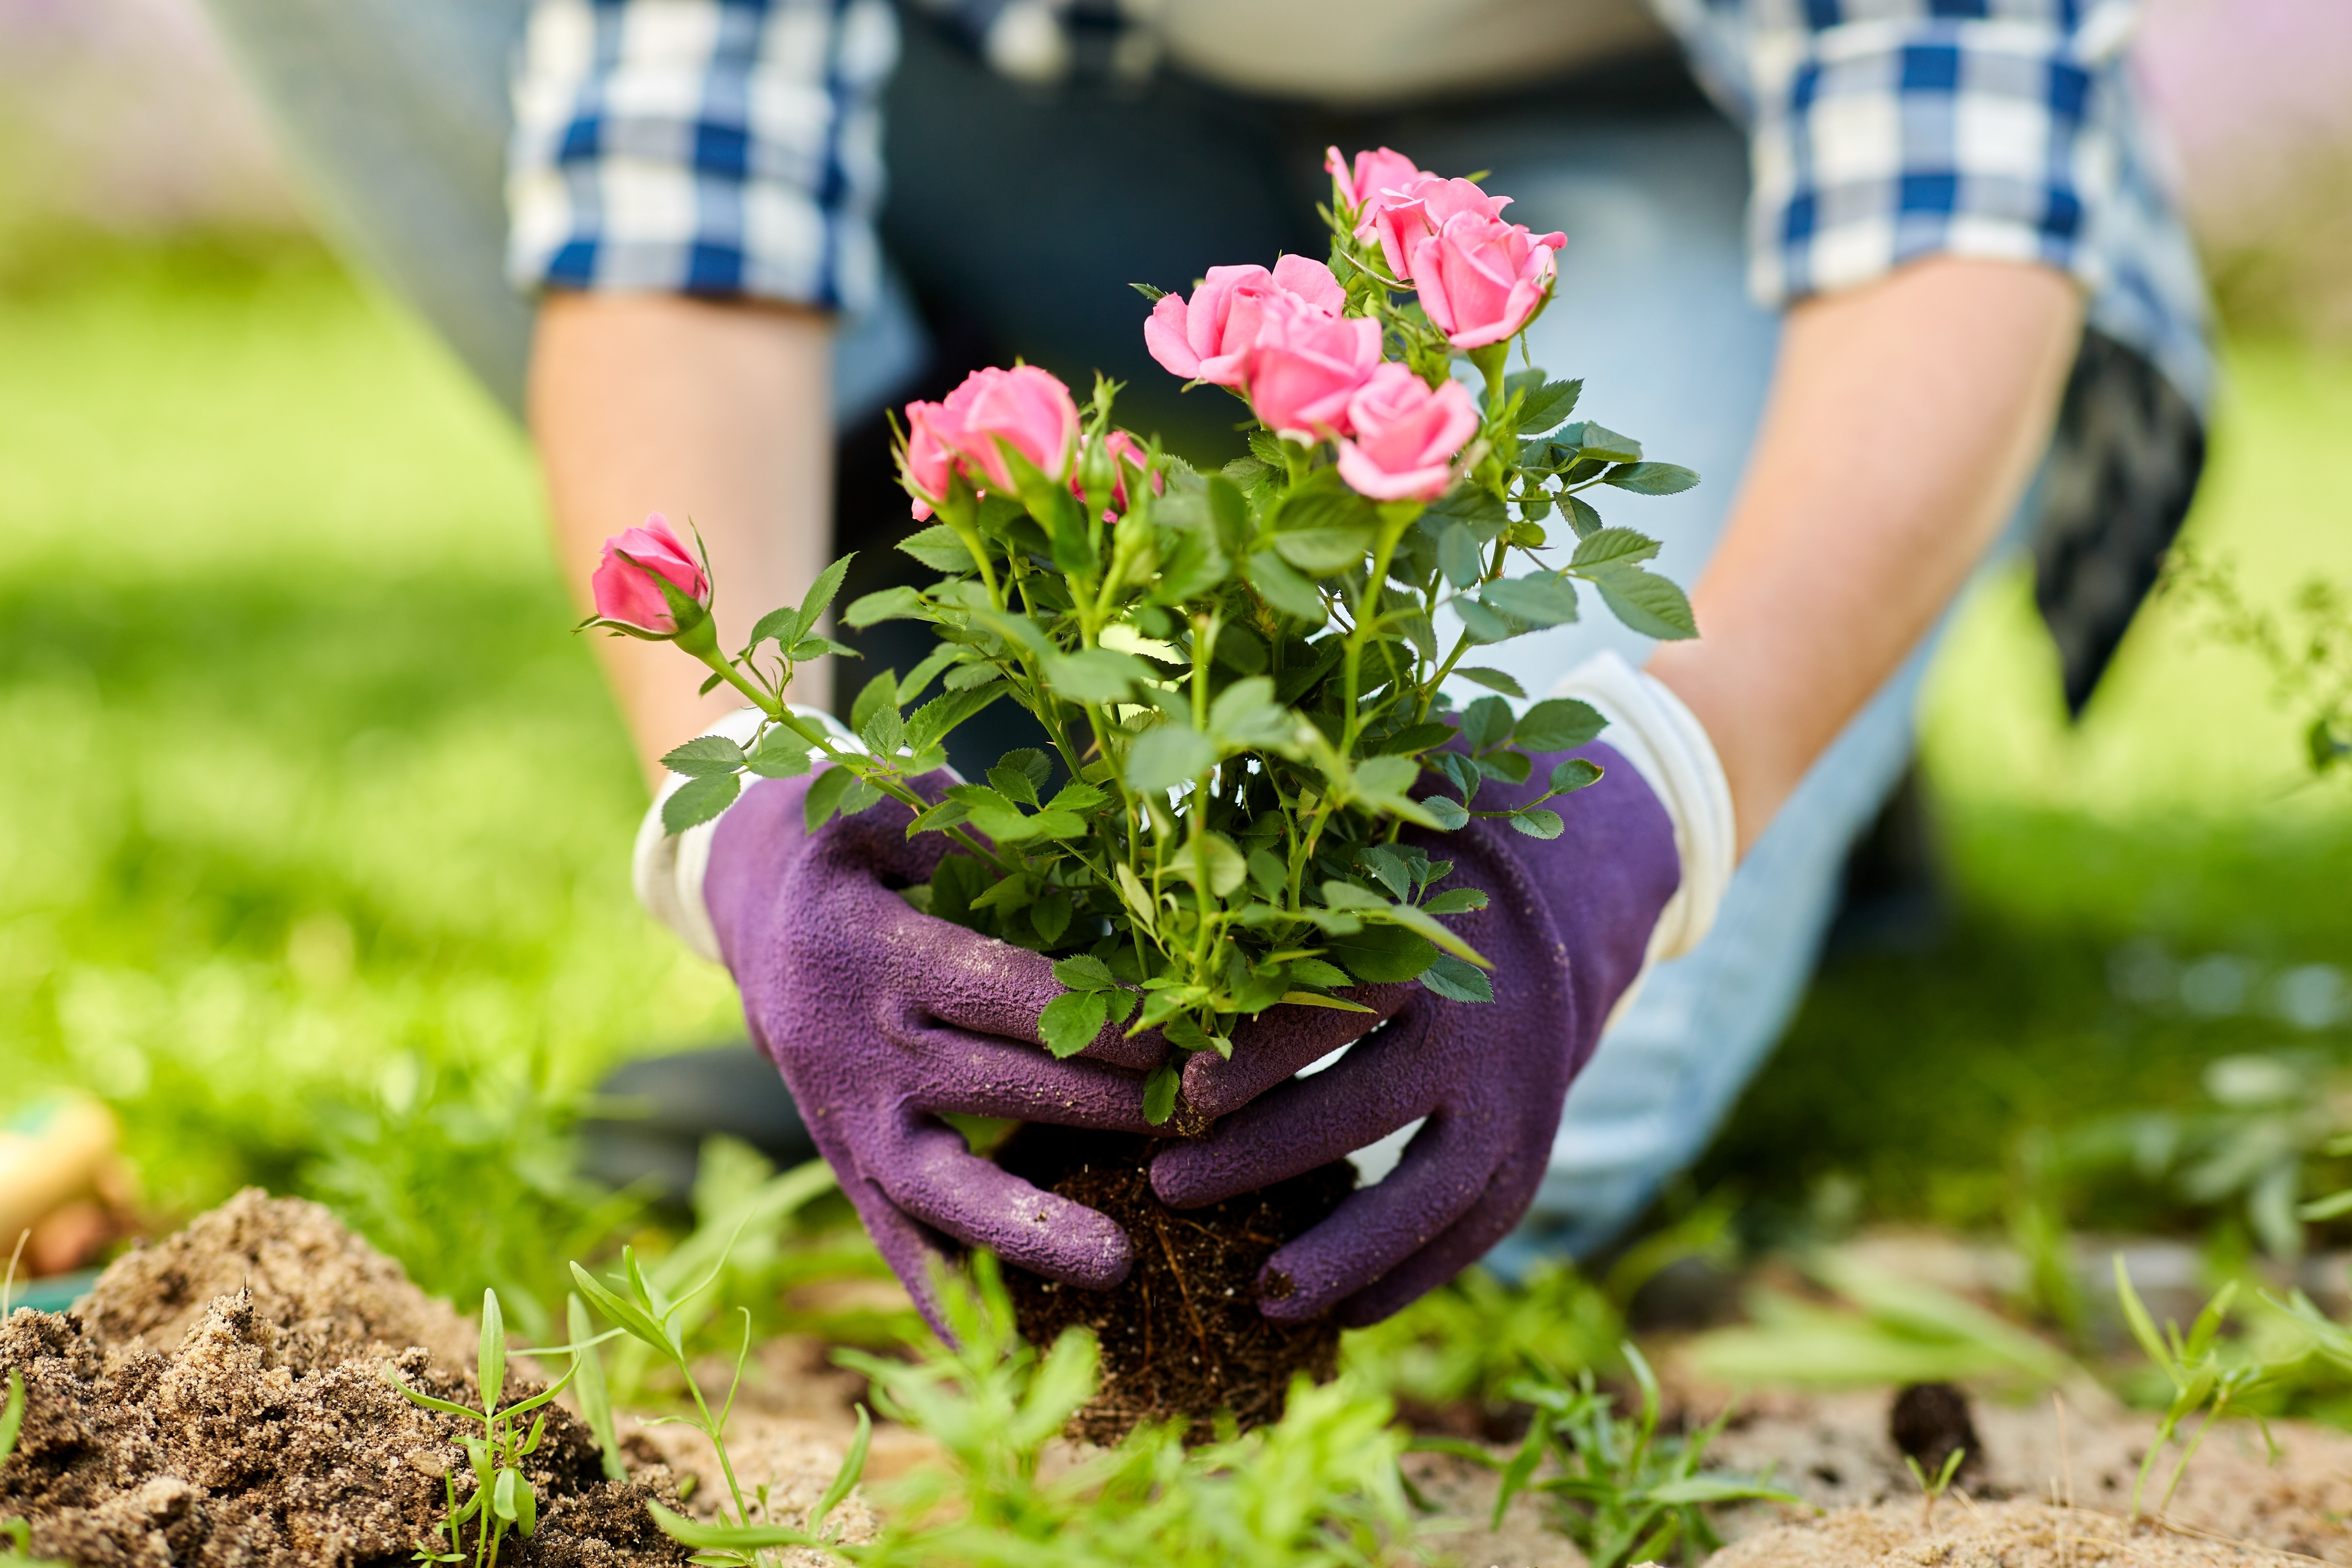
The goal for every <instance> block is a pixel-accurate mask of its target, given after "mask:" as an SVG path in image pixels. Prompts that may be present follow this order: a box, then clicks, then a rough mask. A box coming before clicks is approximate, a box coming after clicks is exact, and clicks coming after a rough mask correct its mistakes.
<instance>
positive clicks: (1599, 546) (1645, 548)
mask: <svg viewBox="0 0 2352 1568" xmlns="http://www.w3.org/2000/svg"><path fill="white" fill-rule="evenodd" d="M1657 552H1658V542H1657V541H1656V540H1654V539H1652V538H1651V537H1650V536H1649V535H1648V534H1646V533H1643V532H1641V531H1638V530H1635V529H1631V528H1603V529H1599V530H1596V531H1593V532H1591V533H1588V534H1585V535H1584V536H1583V537H1582V538H1580V539H1579V540H1578V541H1577V542H1576V554H1575V556H1574V558H1573V559H1571V560H1570V562H1569V564H1570V566H1605V565H1607V564H1609V563H1611V562H1612V561H1622V562H1625V563H1629V564H1632V563H1640V562H1643V561H1647V560H1649V559H1651V558H1652V557H1653V556H1654V555H1656V554H1657Z"/></svg>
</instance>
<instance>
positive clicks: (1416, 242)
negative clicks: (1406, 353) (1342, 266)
mask: <svg viewBox="0 0 2352 1568" xmlns="http://www.w3.org/2000/svg"><path fill="white" fill-rule="evenodd" d="M1508 205H1511V198H1510V197H1508V196H1490V195H1487V194H1486V192H1485V191H1482V190H1480V189H1479V188H1478V187H1477V186H1476V185H1474V184H1471V183H1470V182H1469V181H1467V180H1441V179H1439V178H1438V177H1437V176H1436V175H1434V174H1423V176H1421V178H1420V179H1418V180H1416V181H1414V182H1413V183H1412V184H1409V185H1405V186H1402V187H1401V188H1399V189H1397V190H1394V191H1386V192H1382V193H1381V194H1380V195H1379V196H1378V197H1377V198H1376V199H1375V200H1374V202H1373V204H1372V205H1370V207H1367V208H1366V209H1365V211H1364V214H1363V216H1361V217H1360V218H1359V219H1358V221H1357V224H1356V237H1357V238H1358V239H1370V238H1373V237H1378V239H1379V240H1380V242H1381V259H1382V260H1384V261H1386V262H1387V263H1388V267H1389V276H1390V277H1391V278H1394V279H1397V280H1398V281H1399V282H1402V283H1410V282H1412V254H1413V251H1414V250H1415V249H1416V248H1417V247H1419V246H1420V244H1421V242H1422V241H1423V240H1424V239H1427V238H1428V237H1430V236H1432V235H1433V234H1435V233H1436V232H1437V231H1438V230H1440V229H1442V228H1444V226H1445V222H1446V220H1447V219H1448V218H1451V217H1453V216H1455V215H1456V214H1459V213H1470V214H1474V215H1475V216H1480V217H1489V218H1491V217H1496V216H1500V214H1501V213H1502V210H1503V209H1504V208H1505V207H1507V206H1508Z"/></svg>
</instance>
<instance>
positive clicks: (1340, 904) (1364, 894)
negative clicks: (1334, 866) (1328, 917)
mask: <svg viewBox="0 0 2352 1568" xmlns="http://www.w3.org/2000/svg"><path fill="white" fill-rule="evenodd" d="M1322 891H1323V904H1324V907H1325V908H1327V909H1334V910H1386V909H1387V908H1388V907H1389V904H1388V900H1386V899H1383V898H1381V896H1380V895H1379V894H1378V893H1374V892H1370V891H1367V890H1366V889H1362V888H1359V887H1358V886H1356V885H1355V884H1354V883H1353V882H1342V881H1339V880H1338V879H1332V880H1330V881H1327V882H1325V883H1324V884H1323V889H1322Z"/></svg>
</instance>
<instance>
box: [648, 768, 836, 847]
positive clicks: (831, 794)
mask: <svg viewBox="0 0 2352 1568" xmlns="http://www.w3.org/2000/svg"><path fill="white" fill-rule="evenodd" d="M856 782H857V775H856V773H851V772H850V771H849V770H848V769H847V768H845V767H838V766H836V767H830V768H827V769H825V770H824V772H823V773H819V774H817V775H816V778H815V780H814V782H813V783H811V784H810V785H809V787H808V794H807V795H806V796H804V797H803V800H802V802H801V805H802V813H801V817H802V821H803V822H804V823H805V824H806V825H807V826H808V830H809V831H810V832H811V833H814V832H815V831H816V830H817V829H818V828H820V827H823V826H824V825H825V824H826V823H828V822H830V821H832V820H833V814H834V812H835V811H836V810H838V809H839V808H840V806H841V801H842V796H844V795H847V794H848V793H849V786H850V785H851V784H856ZM687 787H688V789H691V788H692V787H693V786H692V785H691V784H689V785H688V786H687ZM680 793H681V794H683V793H684V792H683V791H681V792H680Z"/></svg>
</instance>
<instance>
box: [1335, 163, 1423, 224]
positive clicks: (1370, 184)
mask: <svg viewBox="0 0 2352 1568" xmlns="http://www.w3.org/2000/svg"><path fill="white" fill-rule="evenodd" d="M1323 167H1324V168H1326V169H1328V170H1329V171H1330V174H1331V182H1332V184H1334V185H1336V186H1337V187H1338V188H1339V200H1340V202H1341V203H1342V204H1344V205H1347V206H1348V207H1349V208H1352V209H1354V210H1355V211H1357V212H1359V213H1360V212H1361V211H1362V210H1363V209H1364V208H1365V207H1366V206H1367V205H1370V203H1371V201H1372V199H1373V198H1374V197H1375V196H1377V195H1380V193H1381V192H1382V191H1393V190H1402V189H1403V188H1404V187H1405V186H1407V185H1410V184H1412V183H1413V182H1414V181H1415V180H1429V179H1435V178H1436V176H1435V175H1434V174H1426V173H1424V172H1423V171H1422V170H1421V169H1420V168H1419V167H1418V166H1416V165H1415V164H1414V163H1413V161H1412V159H1410V158H1408V157H1406V156H1405V155H1404V154H1403V153H1399V152H1395V151H1393V150H1392V149H1390V148H1387V147H1382V148H1381V149H1379V150H1378V151H1377V152H1370V153H1357V154H1356V166H1355V167H1354V168H1353V169H1352V170H1351V169H1349V167H1348V164H1347V163H1346V161H1345V160H1343V159H1342V158H1341V157H1340V156H1339V149H1338V148H1337V147H1332V148H1328V149H1326V150H1325V152H1324V153H1323Z"/></svg>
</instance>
